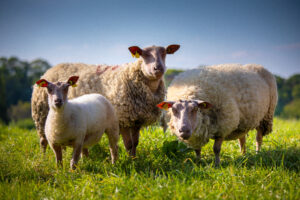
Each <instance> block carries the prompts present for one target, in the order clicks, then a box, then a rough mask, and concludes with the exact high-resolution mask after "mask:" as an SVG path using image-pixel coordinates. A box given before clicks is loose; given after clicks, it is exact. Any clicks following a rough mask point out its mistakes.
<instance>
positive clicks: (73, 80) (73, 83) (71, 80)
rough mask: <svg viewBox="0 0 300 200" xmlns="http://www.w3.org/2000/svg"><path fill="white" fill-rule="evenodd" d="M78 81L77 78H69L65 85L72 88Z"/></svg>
mask: <svg viewBox="0 0 300 200" xmlns="http://www.w3.org/2000/svg"><path fill="white" fill-rule="evenodd" d="M78 79H79V76H71V77H70V78H69V80H68V81H67V83H68V84H69V85H71V86H72V87H76V86H77V85H76V82H77V81H78Z"/></svg>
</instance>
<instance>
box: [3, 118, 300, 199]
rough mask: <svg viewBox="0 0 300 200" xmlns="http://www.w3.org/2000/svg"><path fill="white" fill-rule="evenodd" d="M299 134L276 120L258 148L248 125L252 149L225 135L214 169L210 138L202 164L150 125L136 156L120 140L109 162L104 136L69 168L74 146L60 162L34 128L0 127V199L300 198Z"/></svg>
mask: <svg viewBox="0 0 300 200" xmlns="http://www.w3.org/2000/svg"><path fill="white" fill-rule="evenodd" d="M299 132H300V121H296V120H282V119H275V121H274V131H273V133H271V134H270V135H268V136H266V137H264V140H263V141H264V142H263V147H262V151H261V152H260V153H258V154H256V153H255V133H254V131H251V132H250V133H249V136H248V137H247V142H246V146H247V154H246V155H244V156H243V155H241V153H240V152H239V147H238V142H237V141H225V142H224V144H223V145H222V150H221V166H220V167H219V168H215V167H214V162H213V160H214V154H213V150H212V145H213V143H212V142H209V143H208V145H206V146H205V147H204V148H203V149H202V158H201V161H200V162H199V161H198V160H197V159H196V156H195V153H194V152H191V151H189V150H188V148H187V147H185V146H184V145H183V144H182V143H178V142H177V141H176V139H175V137H174V136H171V135H170V133H168V132H167V133H166V134H164V133H163V131H162V130H161V129H160V128H158V127H148V128H145V129H143V130H142V133H141V138H140V144H139V146H138V152H137V155H138V156H137V157H136V158H134V159H132V158H130V157H129V156H127V153H126V151H125V149H124V145H123V143H122V142H121V141H120V143H119V145H120V153H119V160H118V162H117V163H116V164H115V165H112V164H111V163H110V158H109V148H108V140H107V137H106V136H104V138H103V139H102V140H101V142H100V144H99V145H96V146H94V147H92V148H91V149H90V157H89V158H84V159H81V160H80V162H79V168H78V169H77V170H76V171H71V170H70V168H69V162H70V158H71V153H72V152H71V149H70V148H67V150H66V151H65V152H64V153H63V155H64V156H63V157H64V158H63V163H64V167H63V168H57V167H56V165H55V156H54V154H53V152H52V151H51V150H50V149H49V148H48V150H47V152H46V154H45V155H44V156H42V155H41V153H40V149H39V142H38V136H37V135H36V131H35V130H27V129H21V128H19V127H17V126H14V125H11V126H0V152H1V156H0V199H300V185H299V182H300V176H299V175H300V174H299V173H300V135H299ZM170 155H171V156H170Z"/></svg>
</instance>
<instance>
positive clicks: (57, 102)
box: [54, 99, 62, 107]
mask: <svg viewBox="0 0 300 200" xmlns="http://www.w3.org/2000/svg"><path fill="white" fill-rule="evenodd" d="M54 104H55V105H56V106H58V107H60V106H61V105H62V100H61V99H55V100H54Z"/></svg>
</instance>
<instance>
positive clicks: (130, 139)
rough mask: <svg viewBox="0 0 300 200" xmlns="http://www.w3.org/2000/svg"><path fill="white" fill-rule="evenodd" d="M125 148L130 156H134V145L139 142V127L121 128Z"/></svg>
mask: <svg viewBox="0 0 300 200" xmlns="http://www.w3.org/2000/svg"><path fill="white" fill-rule="evenodd" d="M121 134H122V138H123V142H124V145H125V148H126V150H127V152H128V153H129V155H130V156H132V157H135V155H136V147H137V145H138V143H139V136H140V127H132V128H121Z"/></svg>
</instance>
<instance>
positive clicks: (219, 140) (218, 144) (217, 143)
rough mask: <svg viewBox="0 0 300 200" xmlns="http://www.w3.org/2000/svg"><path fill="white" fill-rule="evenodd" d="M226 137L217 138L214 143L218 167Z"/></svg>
mask: <svg viewBox="0 0 300 200" xmlns="http://www.w3.org/2000/svg"><path fill="white" fill-rule="evenodd" d="M223 140H224V138H216V139H215V143H214V147H213V149H214V153H215V165H216V167H218V166H219V165H220V151H221V146H222V142H223Z"/></svg>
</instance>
